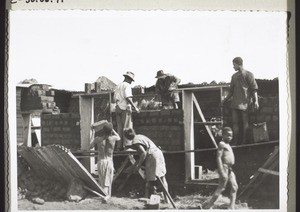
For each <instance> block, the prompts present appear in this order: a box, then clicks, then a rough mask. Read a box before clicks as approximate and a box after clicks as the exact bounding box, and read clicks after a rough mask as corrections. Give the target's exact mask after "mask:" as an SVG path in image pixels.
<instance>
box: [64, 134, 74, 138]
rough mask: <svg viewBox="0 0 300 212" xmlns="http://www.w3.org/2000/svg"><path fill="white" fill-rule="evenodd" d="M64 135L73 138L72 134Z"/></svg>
mask: <svg viewBox="0 0 300 212" xmlns="http://www.w3.org/2000/svg"><path fill="white" fill-rule="evenodd" d="M64 137H65V138H72V137H73V136H72V134H64Z"/></svg>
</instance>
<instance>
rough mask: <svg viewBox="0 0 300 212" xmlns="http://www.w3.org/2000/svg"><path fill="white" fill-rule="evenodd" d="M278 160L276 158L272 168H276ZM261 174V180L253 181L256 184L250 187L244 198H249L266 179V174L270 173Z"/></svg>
mask: <svg viewBox="0 0 300 212" xmlns="http://www.w3.org/2000/svg"><path fill="white" fill-rule="evenodd" d="M278 162H279V161H278V160H276V161H275V162H274V163H272V164H271V165H270V167H269V169H270V170H272V169H274V168H275V167H276V166H277V165H278ZM259 176H261V178H260V179H259V180H256V181H252V182H253V183H252V184H254V186H253V187H252V188H251V189H248V192H246V194H244V195H243V198H244V199H247V198H248V197H250V196H251V195H252V194H253V193H254V192H255V191H256V190H257V188H258V187H259V186H260V185H261V184H262V182H263V181H264V180H265V178H266V176H268V174H261V173H260V174H259Z"/></svg>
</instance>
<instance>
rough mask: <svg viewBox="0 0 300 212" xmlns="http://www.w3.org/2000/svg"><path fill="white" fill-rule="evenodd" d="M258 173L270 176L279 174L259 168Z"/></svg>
mask: <svg viewBox="0 0 300 212" xmlns="http://www.w3.org/2000/svg"><path fill="white" fill-rule="evenodd" d="M258 171H259V172H261V173H264V174H270V175H275V176H279V172H277V171H273V170H269V169H264V168H259V169H258Z"/></svg>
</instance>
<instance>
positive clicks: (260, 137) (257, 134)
mask: <svg viewBox="0 0 300 212" xmlns="http://www.w3.org/2000/svg"><path fill="white" fill-rule="evenodd" d="M252 127H253V141H254V143H257V142H261V141H269V133H268V129H267V123H266V122H262V123H256V124H254V123H253V126H252Z"/></svg>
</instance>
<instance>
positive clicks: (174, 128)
mask: <svg viewBox="0 0 300 212" xmlns="http://www.w3.org/2000/svg"><path fill="white" fill-rule="evenodd" d="M180 129H181V128H180V127H179V126H170V127H169V130H170V131H176V132H177V131H179V130H180Z"/></svg>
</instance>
